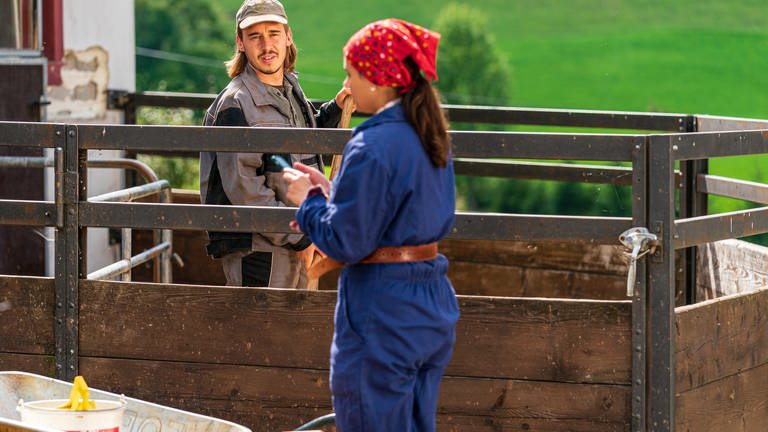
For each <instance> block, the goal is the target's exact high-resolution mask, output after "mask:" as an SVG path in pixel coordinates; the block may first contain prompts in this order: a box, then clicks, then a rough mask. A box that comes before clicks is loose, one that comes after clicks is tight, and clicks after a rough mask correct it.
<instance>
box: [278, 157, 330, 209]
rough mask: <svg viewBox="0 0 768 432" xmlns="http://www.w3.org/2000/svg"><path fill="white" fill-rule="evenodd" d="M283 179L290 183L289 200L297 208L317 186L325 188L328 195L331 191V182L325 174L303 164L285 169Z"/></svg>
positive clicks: (299, 163) (298, 163) (297, 163)
mask: <svg viewBox="0 0 768 432" xmlns="http://www.w3.org/2000/svg"><path fill="white" fill-rule="evenodd" d="M283 179H284V180H285V181H286V182H288V191H287V194H286V195H287V198H288V200H289V201H290V202H291V204H293V205H296V206H298V205H301V203H302V201H304V199H306V198H307V192H308V191H309V190H310V189H312V188H313V187H315V186H320V187H321V188H323V192H324V193H325V194H326V195H328V194H329V193H330V191H331V182H329V181H328V179H327V178H325V175H323V173H321V172H320V171H318V170H317V169H315V168H312V167H309V166H307V165H304V164H303V163H301V162H296V163H294V164H293V168H285V169H283Z"/></svg>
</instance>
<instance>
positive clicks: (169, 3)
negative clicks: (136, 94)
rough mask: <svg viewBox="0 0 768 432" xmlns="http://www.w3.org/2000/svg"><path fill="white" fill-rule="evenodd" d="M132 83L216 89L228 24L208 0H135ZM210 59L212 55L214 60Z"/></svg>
mask: <svg viewBox="0 0 768 432" xmlns="http://www.w3.org/2000/svg"><path fill="white" fill-rule="evenodd" d="M134 7H135V11H136V16H137V17H140V19H137V20H136V47H137V48H136V52H137V57H136V88H137V90H139V91H153V90H154V91H174V92H203V93H218V92H219V90H221V89H222V88H224V86H226V85H227V83H228V82H229V77H228V76H227V73H226V69H225V67H224V62H225V61H226V60H228V59H229V58H230V57H231V56H232V49H233V47H234V43H235V42H234V31H235V29H234V23H233V20H232V19H230V18H227V17H226V16H225V15H224V13H223V11H222V9H221V6H219V5H218V3H217V2H216V1H211V0H185V1H183V2H181V1H173V0H136V3H135V6H134ZM214 59H215V60H214Z"/></svg>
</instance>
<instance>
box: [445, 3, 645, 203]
mask: <svg viewBox="0 0 768 432" xmlns="http://www.w3.org/2000/svg"><path fill="white" fill-rule="evenodd" d="M433 27H434V29H435V30H437V31H438V32H440V33H441V35H442V38H441V40H440V51H439V54H438V56H437V63H438V75H439V76H440V79H439V81H437V82H436V87H437V88H438V89H439V90H440V93H441V94H442V96H443V98H444V101H445V102H447V103H450V104H464V105H499V106H507V105H509V100H510V94H509V88H508V83H509V82H510V79H509V74H510V68H509V66H508V65H507V62H506V60H505V59H504V58H503V57H502V56H501V54H500V53H499V52H498V50H496V48H495V46H494V39H493V35H491V34H490V33H489V31H488V28H489V26H488V19H487V17H486V16H485V15H484V14H483V13H482V12H481V11H479V10H477V9H475V8H473V7H471V6H468V5H465V4H458V3H451V4H449V5H447V6H446V7H445V8H443V10H442V11H441V12H440V14H439V15H438V17H437V18H436V20H435V24H434V25H433ZM451 128H452V129H454V130H457V129H459V130H460V129H463V130H477V129H479V128H478V127H477V126H476V125H471V124H462V123H452V124H451ZM483 129H485V130H488V129H490V130H494V129H504V128H503V127H495V126H485V127H484V128H483ZM624 189H628V188H626V187H620V186H614V185H606V186H594V185H585V184H578V183H561V182H551V181H531V180H516V179H499V178H487V177H469V176H457V177H456V192H457V205H458V207H459V209H462V210H472V211H490V212H504V213H534V214H566V215H600V216H608V215H626V214H628V213H629V212H630V211H631V207H630V206H629V196H630V193H629V192H628V191H625V190H624Z"/></svg>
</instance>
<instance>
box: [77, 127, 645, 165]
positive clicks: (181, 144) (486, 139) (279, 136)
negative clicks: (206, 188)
mask: <svg viewBox="0 0 768 432" xmlns="http://www.w3.org/2000/svg"><path fill="white" fill-rule="evenodd" d="M350 133H351V132H350V131H349V130H347V129H308V128H290V129H286V128H256V127H228V128H211V127H202V126H129V125H121V126H109V125H98V126H97V125H81V126H80V135H81V139H80V142H81V146H82V148H87V149H103V150H110V149H111V150H124V149H131V150H135V151H141V150H154V151H163V150H172V151H198V152H199V151H207V150H209V149H210V143H211V142H214V141H215V142H216V150H217V151H232V152H275V153H297V152H307V151H311V152H313V153H314V152H317V153H322V154H339V153H341V152H342V150H343V148H344V145H345V144H346V142H347V140H348V139H349V137H350ZM451 138H452V140H453V147H454V155H455V156H456V157H483V158H488V157H498V158H503V157H508V158H517V159H567V160H595V161H598V160H599V161H630V160H632V149H633V148H634V146H635V145H637V144H639V143H642V142H643V139H644V138H643V136H642V135H608V134H541V133H522V132H452V133H451Z"/></svg>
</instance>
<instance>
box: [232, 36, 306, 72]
mask: <svg viewBox="0 0 768 432" xmlns="http://www.w3.org/2000/svg"><path fill="white" fill-rule="evenodd" d="M283 27H284V28H285V32H286V33H287V32H288V25H287V24H284V25H283ZM237 36H238V37H239V38H240V40H242V39H243V30H242V29H239V28H238V29H237ZM297 56H298V51H297V50H296V42H292V43H291V45H290V46H289V47H288V52H287V53H286V56H285V61H284V62H283V69H285V71H287V72H293V70H294V68H295V67H296V57H297ZM224 65H225V66H226V67H227V74H229V77H230V78H234V77H236V76H238V75H240V74H241V73H243V71H244V70H245V66H246V65H248V57H246V55H245V53H244V52H243V51H240V50H239V49H238V48H237V45H235V53H234V54H232V58H231V59H229V61H227V62H225V63H224Z"/></svg>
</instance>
